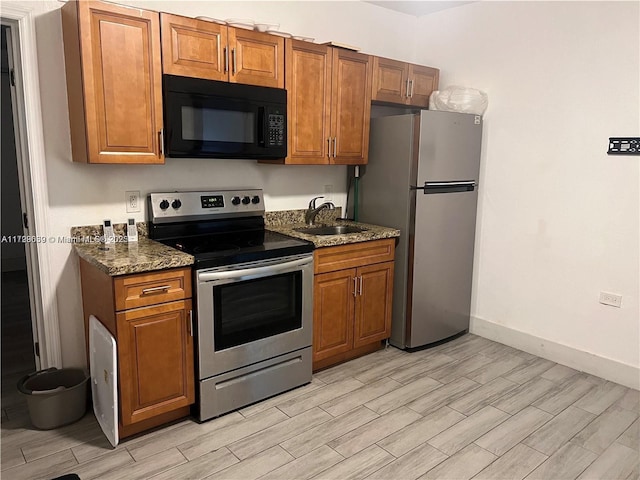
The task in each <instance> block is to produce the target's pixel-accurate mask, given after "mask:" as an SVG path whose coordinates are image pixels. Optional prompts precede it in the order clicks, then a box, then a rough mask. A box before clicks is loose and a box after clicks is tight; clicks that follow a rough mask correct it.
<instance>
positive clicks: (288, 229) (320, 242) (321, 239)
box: [266, 210, 400, 248]
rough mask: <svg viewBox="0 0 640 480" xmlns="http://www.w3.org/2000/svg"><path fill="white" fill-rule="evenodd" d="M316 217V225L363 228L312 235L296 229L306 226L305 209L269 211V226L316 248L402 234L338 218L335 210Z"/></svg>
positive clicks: (395, 230) (392, 229)
mask: <svg viewBox="0 0 640 480" xmlns="http://www.w3.org/2000/svg"><path fill="white" fill-rule="evenodd" d="M320 213H321V214H320V215H318V217H317V219H316V224H315V226H316V227H317V226H321V225H354V226H357V227H360V228H363V229H364V230H365V231H364V232H360V233H347V234H343V235H310V234H306V233H302V232H298V231H296V229H299V228H305V227H307V225H305V223H304V210H297V211H291V210H287V211H284V212H267V216H266V220H267V228H268V229H269V230H272V231H274V232H278V233H282V234H284V235H289V236H290V237H295V238H301V239H303V240H308V241H310V242H313V244H314V245H315V246H316V248H321V247H333V246H336V245H347V244H350V243H359V242H369V241H371V240H381V239H383V238H396V237H399V236H400V230H397V229H395V228H390V227H381V226H379V225H371V224H368V223H361V222H354V221H351V220H336V218H335V212H331V211H326V210H325V211H322V212H320Z"/></svg>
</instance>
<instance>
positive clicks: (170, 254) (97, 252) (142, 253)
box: [74, 237, 194, 276]
mask: <svg viewBox="0 0 640 480" xmlns="http://www.w3.org/2000/svg"><path fill="white" fill-rule="evenodd" d="M74 250H75V251H76V252H77V253H78V256H80V258H82V259H84V260H86V261H87V262H89V263H90V264H91V265H95V266H96V267H98V268H99V269H100V270H102V271H103V272H105V273H106V274H108V275H111V276H117V275H128V274H131V273H144V272H151V271H154V270H164V269H167V268H177V267H188V266H191V265H193V262H194V258H193V256H191V255H189V254H186V253H184V252H181V251H179V250H176V249H175V248H171V247H167V246H166V245H163V244H161V243H159V242H156V241H154V240H149V239H148V238H146V237H140V238H139V240H138V242H131V243H128V242H116V243H113V244H110V245H105V244H103V243H76V244H75V245H74Z"/></svg>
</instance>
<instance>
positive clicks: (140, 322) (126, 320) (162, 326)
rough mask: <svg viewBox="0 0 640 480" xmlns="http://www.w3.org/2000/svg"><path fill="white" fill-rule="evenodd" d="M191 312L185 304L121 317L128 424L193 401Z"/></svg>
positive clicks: (124, 410) (123, 388) (120, 351)
mask: <svg viewBox="0 0 640 480" xmlns="http://www.w3.org/2000/svg"><path fill="white" fill-rule="evenodd" d="M190 312H191V300H181V301H178V302H171V303H164V304H161V305H156V306H153V307H145V308H138V309H134V310H127V311H124V312H119V313H118V314H117V315H116V317H117V325H118V357H119V358H118V359H119V364H120V367H119V372H120V398H121V402H120V403H121V407H122V423H123V425H130V424H132V423H136V422H139V421H142V420H147V419H149V418H152V417H156V416H158V415H161V414H163V413H167V412H170V411H172V410H175V409H177V408H180V407H186V406H187V405H191V404H192V403H194V401H195V393H194V370H193V336H192V327H191V321H190Z"/></svg>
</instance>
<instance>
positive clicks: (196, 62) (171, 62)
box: [160, 13, 229, 81]
mask: <svg viewBox="0 0 640 480" xmlns="http://www.w3.org/2000/svg"><path fill="white" fill-rule="evenodd" d="M160 23H161V27H162V29H161V31H162V70H163V72H164V73H168V74H171V75H182V76H184V77H196V78H206V79H209V80H221V81H226V80H227V78H228V76H229V73H228V70H227V63H226V53H227V27H226V26H223V25H218V24H216V23H212V22H205V21H203V20H197V19H195V18H187V17H180V16H178V15H170V14H168V13H161V14H160Z"/></svg>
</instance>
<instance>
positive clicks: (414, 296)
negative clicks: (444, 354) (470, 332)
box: [406, 190, 478, 348]
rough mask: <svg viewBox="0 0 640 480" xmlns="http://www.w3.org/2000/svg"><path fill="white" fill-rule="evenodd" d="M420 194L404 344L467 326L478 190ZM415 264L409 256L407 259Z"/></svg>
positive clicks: (418, 344) (443, 335) (446, 334)
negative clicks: (408, 313) (409, 307)
mask: <svg viewBox="0 0 640 480" xmlns="http://www.w3.org/2000/svg"><path fill="white" fill-rule="evenodd" d="M413 192H414V194H415V198H416V217H415V236H414V237H413V238H412V239H411V241H412V243H413V249H412V253H413V283H412V285H411V287H410V292H411V295H410V296H411V298H410V305H411V312H410V317H409V316H408V317H407V335H406V346H407V347H409V348H415V347H421V346H423V345H426V344H429V343H433V342H437V341H440V340H443V339H445V338H448V337H451V336H453V335H455V334H457V333H460V332H463V331H464V330H467V329H468V328H469V314H470V310H471V281H472V277H473V249H474V243H475V242H474V239H475V227H476V204H477V199H478V193H477V191H475V190H473V191H467V192H459V193H431V194H430V193H428V190H427V191H425V192H426V193H423V191H422V190H414V191H413ZM409 262H410V263H411V259H410V260H409Z"/></svg>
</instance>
